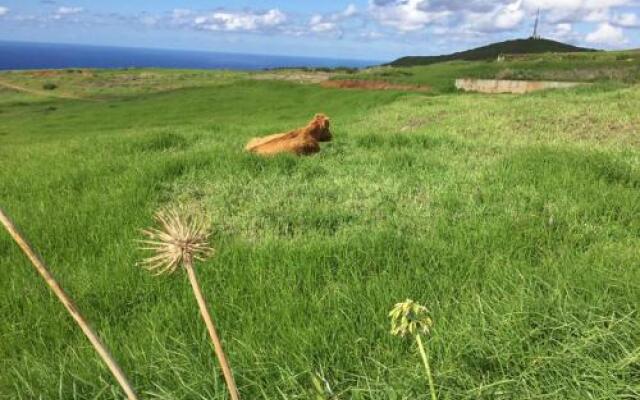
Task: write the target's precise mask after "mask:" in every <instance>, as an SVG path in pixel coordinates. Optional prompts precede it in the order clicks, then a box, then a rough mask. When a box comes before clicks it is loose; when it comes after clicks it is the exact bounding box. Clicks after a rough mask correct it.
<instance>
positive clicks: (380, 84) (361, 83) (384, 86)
mask: <svg viewBox="0 0 640 400" xmlns="http://www.w3.org/2000/svg"><path fill="white" fill-rule="evenodd" d="M321 86H322V87H325V88H334V89H364V90H408V91H413V92H429V91H431V87H429V86H426V85H403V84H398V83H390V82H385V81H372V80H357V79H349V80H340V79H337V80H328V81H324V82H322V83H321Z"/></svg>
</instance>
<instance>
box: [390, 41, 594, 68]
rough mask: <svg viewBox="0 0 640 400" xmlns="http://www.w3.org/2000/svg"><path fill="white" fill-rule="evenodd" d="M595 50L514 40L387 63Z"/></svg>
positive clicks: (414, 63) (397, 64) (403, 64)
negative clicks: (446, 53)
mask: <svg viewBox="0 0 640 400" xmlns="http://www.w3.org/2000/svg"><path fill="white" fill-rule="evenodd" d="M594 51H596V50H593V49H587V48H584V47H576V46H572V45H569V44H566V43H561V42H556V41H554V40H549V39H532V38H529V39H516V40H507V41H505V42H499V43H492V44H490V45H487V46H482V47H478V48H475V49H471V50H466V51H461V52H458V53H453V54H448V55H442V56H409V57H402V58H399V59H397V60H395V61H392V62H391V63H389V65H391V66H394V67H413V66H417V65H430V64H437V63H441V62H447V61H487V60H495V59H496V58H497V57H498V56H504V55H506V54H538V53H577V52H594Z"/></svg>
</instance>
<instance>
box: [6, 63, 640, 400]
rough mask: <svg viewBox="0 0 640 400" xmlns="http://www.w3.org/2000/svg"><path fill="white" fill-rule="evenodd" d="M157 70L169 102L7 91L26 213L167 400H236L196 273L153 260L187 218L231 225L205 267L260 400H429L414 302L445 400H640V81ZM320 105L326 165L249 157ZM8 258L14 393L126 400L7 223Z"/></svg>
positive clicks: (101, 323) (249, 386) (119, 88)
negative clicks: (159, 234)
mask: <svg viewBox="0 0 640 400" xmlns="http://www.w3.org/2000/svg"><path fill="white" fill-rule="evenodd" d="M152 72H153V71H152ZM120 73H122V74H129V73H131V72H127V71H124V72H120ZM101 74H105V75H101ZM185 74H186V75H187V77H186V78H184V79H182V80H179V79H177V77H179V76H184V75H185ZM103 76H104V77H105V78H104V79H102V77H103ZM154 77H155V78H154V79H156V78H157V79H156V81H155V83H154V85H156V86H154V87H158V88H162V89H163V90H152V89H149V87H147V86H144V85H142V86H141V87H138V86H137V84H136V86H135V87H130V86H128V85H126V84H123V83H122V81H126V82H130V81H129V80H126V79H124V78H122V77H121V79H119V78H118V72H110V73H106V72H97V73H96V78H93V79H90V80H87V81H84V80H82V81H81V82H80V83H82V84H83V85H86V87H84V86H83V87H81V88H79V87H78V85H79V84H80V83H79V82H74V83H70V81H67V80H65V79H76V78H64V77H59V78H58V80H57V81H56V82H57V85H58V89H56V90H59V91H68V92H70V91H75V92H76V93H79V94H82V95H83V96H86V97H87V99H85V100H69V99H55V98H43V97H41V96H36V95H34V94H26V93H17V92H15V91H11V90H8V89H2V90H0V166H1V168H0V203H1V205H2V206H3V207H4V208H5V209H6V210H7V211H8V212H9V213H10V214H11V215H12V216H13V218H14V219H15V220H16V222H17V223H18V224H19V225H20V226H21V227H22V229H23V231H24V232H25V233H26V234H27V236H28V237H29V238H30V239H31V241H32V242H33V244H34V245H35V246H36V247H37V248H38V249H39V251H40V253H41V254H42V255H43V257H44V258H45V259H46V260H47V261H48V262H49V263H50V265H51V267H52V269H53V272H54V274H55V275H56V277H57V278H58V279H59V280H60V281H61V283H62V285H63V286H64V287H65V289H66V290H67V291H68V292H69V293H70V294H71V295H72V297H74V299H75V300H76V301H77V303H78V305H79V307H80V309H81V310H82V311H83V313H84V314H85V315H86V316H87V317H88V319H89V320H90V321H91V322H92V323H93V325H94V326H95V327H96V328H97V329H98V331H99V332H100V334H101V335H102V337H103V338H104V340H105V342H106V343H107V345H108V346H109V347H110V348H111V350H112V351H113V353H114V355H115V357H116V358H117V359H118V360H119V361H120V362H121V364H122V366H123V368H124V370H125V371H126V372H127V373H128V375H129V377H130V378H131V380H132V382H133V384H134V386H135V387H136V388H137V389H138V390H139V392H140V393H141V397H142V398H145V399H166V400H169V399H219V400H222V399H226V398H227V395H226V391H225V387H224V382H223V380H222V377H221V375H220V374H219V370H218V366H217V363H216V361H215V360H214V358H213V352H212V350H211V345H210V343H209V341H208V338H207V336H206V331H205V328H204V326H203V324H202V323H201V321H200V317H199V315H198V311H197V308H196V304H195V300H194V299H193V296H192V294H191V290H190V288H189V284H188V282H187V278H186V276H185V275H184V274H177V275H173V276H168V277H158V278H154V277H152V276H151V275H149V274H148V273H146V272H145V271H143V270H140V269H139V268H137V267H136V266H135V263H136V262H137V261H138V260H139V259H140V258H141V257H142V256H143V254H141V253H140V252H139V251H138V250H137V249H136V247H137V244H136V243H135V240H136V239H139V238H140V237H141V235H140V232H139V230H140V229H141V228H144V227H147V226H149V225H150V224H152V215H153V212H154V211H155V210H156V209H157V208H158V207H161V206H166V205H170V204H189V205H193V206H197V207H201V208H202V209H204V210H206V212H207V214H208V218H209V219H210V221H211V226H212V228H213V232H214V235H213V241H212V244H213V246H214V247H215V248H216V255H215V257H213V258H212V259H211V260H210V261H208V262H205V263H201V264H199V265H198V272H199V276H200V277H201V279H202V282H201V283H202V286H203V289H204V291H205V294H206V296H207V297H208V300H209V301H210V303H211V306H212V311H213V315H214V318H215V319H216V322H217V324H218V327H219V329H220V331H221V335H222V337H223V340H224V344H225V348H226V350H227V353H228V356H229V358H230V360H231V363H232V366H233V368H234V372H235V374H236V380H237V382H238V385H239V386H240V391H241V394H242V396H243V398H244V399H249V400H253V399H318V400H319V399H321V398H322V397H313V396H314V395H313V394H312V393H313V391H312V388H313V385H312V381H311V378H312V376H313V375H314V374H319V375H322V376H323V377H324V378H325V379H326V381H327V383H328V384H329V385H330V386H331V388H332V390H333V391H334V392H335V393H336V394H337V397H336V398H337V399H388V400H400V399H407V400H414V399H428V398H429V393H428V389H427V384H426V380H425V377H424V375H423V373H422V369H421V365H420V361H419V358H418V355H417V352H416V350H415V346H413V345H412V343H411V342H410V341H403V340H400V339H398V338H394V337H392V336H390V335H389V320H388V317H387V313H388V311H389V310H390V308H391V307H392V305H393V304H394V303H396V302H398V301H402V300H404V299H405V298H413V299H415V300H417V301H419V302H421V303H424V304H425V305H427V306H428V307H429V308H430V309H431V311H432V317H433V319H434V321H435V326H434V329H433V334H432V337H431V338H430V339H429V342H428V348H429V351H430V354H431V359H432V367H433V369H434V378H435V383H436V385H437V390H438V392H439V396H440V398H441V399H637V398H639V397H640V318H639V315H638V306H639V305H640V250H639V249H640V128H639V127H640V114H639V113H638V110H640V87H638V86H623V85H619V86H615V87H613V86H604V87H601V86H595V87H589V88H579V89H575V90H568V91H553V92H540V93H536V94H531V95H526V96H511V95H500V96H488V95H468V94H465V95H459V94H456V93H452V94H446V95H439V96H438V95H434V94H433V93H432V94H418V93H401V92H394V91H359V90H339V89H323V88H320V87H318V86H316V85H300V84H294V83H288V82H278V81H256V80H245V78H246V76H244V75H242V74H227V73H206V74H205V73H198V72H185V71H176V72H162V73H158V75H154ZM3 79H4V80H13V81H14V82H15V81H16V80H20V79H22V82H27V83H28V84H29V85H32V86H33V87H34V88H39V87H41V85H42V83H43V82H44V81H45V78H39V79H38V80H35V78H32V79H30V80H29V79H27V78H25V77H24V76H22V75H20V74H13V75H12V74H0V80H3ZM46 79H50V78H46ZM78 79H79V78H78ZM192 79H195V80H196V82H194V81H192ZM105 82H106V83H105ZM104 88H106V89H105V90H107V89H108V90H107V91H106V92H104V91H103V92H101V91H100V90H101V89H104ZM53 92H55V91H53ZM316 112H325V113H327V114H328V115H329V116H330V117H331V118H332V122H333V127H334V129H333V130H334V138H335V139H334V141H333V142H332V143H329V144H324V145H323V150H322V153H320V154H318V155H316V156H312V157H307V158H296V157H292V156H281V157H276V158H271V159H262V158H258V157H255V156H252V155H249V154H246V153H244V152H243V146H244V144H245V143H246V141H247V140H248V139H249V138H251V137H253V136H258V135H264V134H268V133H272V132H278V131H283V130H287V129H290V128H292V127H296V126H300V125H303V124H305V123H306V122H307V121H308V120H309V119H310V118H311V117H312V116H313V114H315V113H316ZM0 266H1V269H2V279H0V316H1V318H0V399H3V400H4V399H7V400H8V399H59V400H69V399H121V398H122V395H121V392H120V391H119V388H118V387H117V386H116V384H115V382H114V380H113V379H112V377H111V376H110V374H109V372H108V371H107V369H106V368H105V367H104V365H103V364H102V362H101V361H100V360H99V359H98V358H97V356H96V355H95V353H94V351H93V349H92V348H91V347H90V345H89V344H88V342H87V340H86V339H85V337H84V336H83V335H82V333H81V332H80V331H79V330H78V329H77V328H76V327H75V325H74V323H73V321H72V320H71V318H70V317H69V316H68V315H67V314H66V312H65V311H64V309H63V308H62V306H61V305H60V304H59V303H58V302H57V300H56V299H55V298H54V297H53V296H52V295H51V294H50V292H49V290H48V289H47V287H46V286H45V284H44V282H43V281H42V280H41V279H40V277H39V276H37V274H36V273H35V271H34V270H33V268H32V267H31V266H30V265H29V264H28V262H27V261H26V259H25V257H24V256H23V255H22V254H21V253H20V252H19V250H18V248H17V246H16V245H15V244H14V243H13V242H12V241H11V240H10V238H9V236H8V235H6V234H5V233H4V232H0ZM326 399H329V398H328V397H327V398H326Z"/></svg>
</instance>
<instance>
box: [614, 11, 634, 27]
mask: <svg viewBox="0 0 640 400" xmlns="http://www.w3.org/2000/svg"><path fill="white" fill-rule="evenodd" d="M613 24H614V25H617V26H622V27H625V28H638V27H640V18H638V16H637V15H636V14H633V13H623V14H616V15H614V17H613Z"/></svg>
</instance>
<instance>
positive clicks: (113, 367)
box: [0, 208, 138, 400]
mask: <svg viewBox="0 0 640 400" xmlns="http://www.w3.org/2000/svg"><path fill="white" fill-rule="evenodd" d="M0 222H1V223H2V225H4V227H5V228H6V230H7V231H8V232H9V235H11V237H12V238H13V239H14V240H15V241H16V243H17V244H18V246H20V249H21V250H22V251H23V252H24V253H25V254H26V256H27V257H28V258H29V260H30V261H31V263H32V264H33V266H34V267H35V269H36V270H37V271H38V273H39V274H40V276H42V278H43V279H44V280H45V282H46V283H47V285H48V286H49V288H50V289H51V291H52V292H53V293H54V294H55V295H56V297H57V298H58V300H60V302H61V303H62V305H63V306H64V307H65V308H66V309H67V311H68V312H69V314H71V317H72V318H73V319H74V320H75V321H76V323H77V324H78V326H79V327H80V329H82V332H84V334H85V335H86V336H87V338H88V339H89V341H90V342H91V345H93V347H94V349H95V350H96V351H97V352H98V355H99V356H100V357H101V358H102V360H103V361H104V362H105V364H107V367H109V370H110V371H111V373H112V374H113V376H114V377H115V378H116V380H117V381H118V383H119V384H120V386H121V387H122V390H123V391H124V392H125V393H126V395H127V398H128V399H129V400H137V399H138V397H137V395H136V393H135V391H134V390H133V388H132V387H131V384H130V383H129V380H128V379H127V377H126V376H125V374H124V372H122V369H121V368H120V366H119V365H118V363H117V362H116V360H115V359H114V358H113V356H112V355H111V353H109V350H107V348H106V347H105V345H104V344H103V343H102V341H101V340H100V338H99V337H98V334H97V333H96V332H95V331H94V330H93V328H92V327H91V325H89V323H88V322H87V320H85V318H84V317H83V316H82V314H80V311H79V310H78V308H77V307H76V305H75V304H74V302H73V301H72V300H71V298H70V297H69V296H68V295H67V294H66V293H65V291H64V290H63V289H62V287H61V286H60V284H58V282H57V281H56V280H55V278H54V277H53V275H52V274H51V272H49V268H48V267H47V265H46V264H45V262H44V261H43V260H42V258H41V257H40V255H39V254H38V253H36V251H35V250H34V249H33V247H32V246H31V244H30V243H29V242H28V241H27V240H26V239H25V237H24V235H23V234H22V233H21V232H20V231H19V230H18V228H17V227H16V226H15V224H14V223H13V221H12V220H11V219H10V218H9V216H7V214H6V213H5V212H4V211H3V210H2V208H0Z"/></svg>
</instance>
